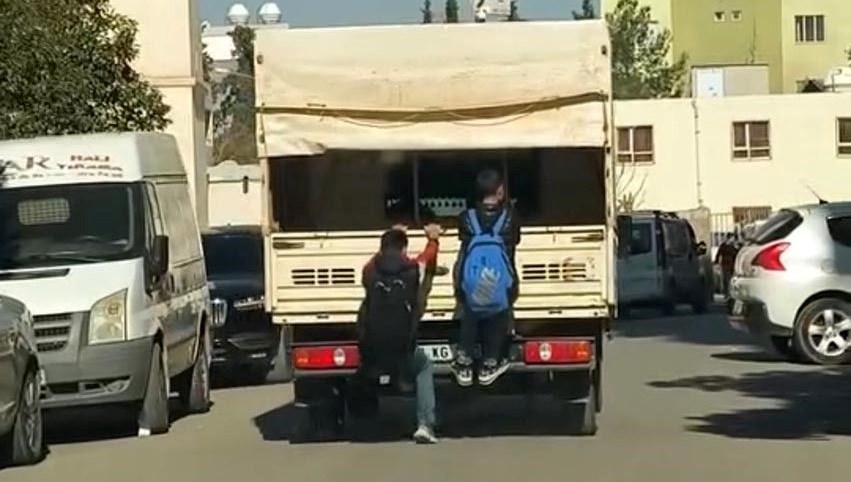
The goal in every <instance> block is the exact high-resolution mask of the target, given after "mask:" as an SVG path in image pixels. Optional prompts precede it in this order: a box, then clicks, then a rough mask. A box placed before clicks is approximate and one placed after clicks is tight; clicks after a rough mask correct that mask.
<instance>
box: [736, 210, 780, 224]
mask: <svg viewBox="0 0 851 482" xmlns="http://www.w3.org/2000/svg"><path fill="white" fill-rule="evenodd" d="M769 216H771V206H733V222H734V223H736V224H738V225H742V224H750V223H753V222H755V221H761V220H763V219H768V218H769Z"/></svg>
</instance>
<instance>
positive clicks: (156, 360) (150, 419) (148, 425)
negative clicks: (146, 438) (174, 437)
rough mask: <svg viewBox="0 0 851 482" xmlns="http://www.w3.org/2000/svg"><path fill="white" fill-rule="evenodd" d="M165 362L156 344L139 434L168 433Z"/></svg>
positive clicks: (143, 401) (152, 354) (143, 402)
mask: <svg viewBox="0 0 851 482" xmlns="http://www.w3.org/2000/svg"><path fill="white" fill-rule="evenodd" d="M166 382H167V376H166V373H165V363H164V361H163V354H162V348H161V347H160V345H159V344H157V343H155V344H154V348H153V350H152V351H151V368H150V370H149V372H148V385H147V388H146V389H145V398H144V399H143V400H142V410H141V411H140V412H139V433H140V435H144V431H147V432H148V433H149V434H150V435H157V434H162V433H166V432H168V429H169V420H168V386H167V383H166Z"/></svg>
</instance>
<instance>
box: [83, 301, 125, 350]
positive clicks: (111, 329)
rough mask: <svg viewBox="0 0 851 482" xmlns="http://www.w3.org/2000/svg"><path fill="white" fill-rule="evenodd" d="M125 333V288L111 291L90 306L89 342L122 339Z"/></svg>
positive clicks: (106, 341)
mask: <svg viewBox="0 0 851 482" xmlns="http://www.w3.org/2000/svg"><path fill="white" fill-rule="evenodd" d="M126 335H127V290H126V289H125V290H121V291H119V292H117V293H113V294H111V295H109V296H107V297H106V298H103V299H102V300H100V301H98V302H97V303H95V304H94V306H92V312H91V314H90V316H89V343H90V344H94V343H108V342H112V341H124V340H125V339H126Z"/></svg>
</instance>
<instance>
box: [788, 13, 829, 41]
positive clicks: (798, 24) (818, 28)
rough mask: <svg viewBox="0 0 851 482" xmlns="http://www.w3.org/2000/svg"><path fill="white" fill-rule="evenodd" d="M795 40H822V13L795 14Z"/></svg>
mask: <svg viewBox="0 0 851 482" xmlns="http://www.w3.org/2000/svg"><path fill="white" fill-rule="evenodd" d="M795 41H796V42H799V43H811V42H824V15H796V16H795Z"/></svg>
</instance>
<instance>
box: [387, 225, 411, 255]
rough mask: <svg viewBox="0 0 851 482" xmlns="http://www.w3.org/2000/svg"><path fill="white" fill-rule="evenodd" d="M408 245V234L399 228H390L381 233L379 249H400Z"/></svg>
mask: <svg viewBox="0 0 851 482" xmlns="http://www.w3.org/2000/svg"><path fill="white" fill-rule="evenodd" d="M407 247H408V235H407V234H405V232H404V231H402V230H400V229H390V230H388V231H385V232H384V234H382V235H381V251H384V252H386V251H402V250H403V249H405V248H407Z"/></svg>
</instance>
